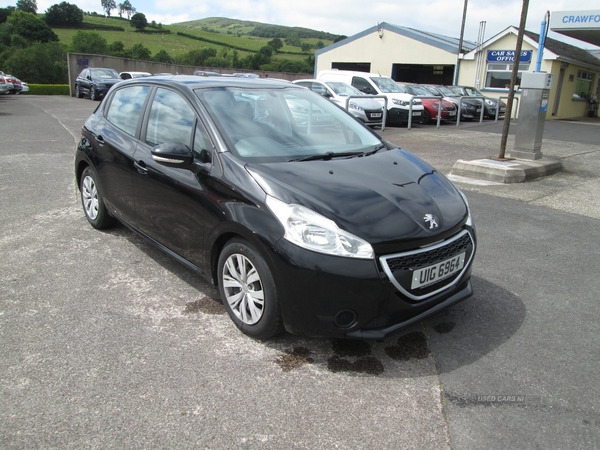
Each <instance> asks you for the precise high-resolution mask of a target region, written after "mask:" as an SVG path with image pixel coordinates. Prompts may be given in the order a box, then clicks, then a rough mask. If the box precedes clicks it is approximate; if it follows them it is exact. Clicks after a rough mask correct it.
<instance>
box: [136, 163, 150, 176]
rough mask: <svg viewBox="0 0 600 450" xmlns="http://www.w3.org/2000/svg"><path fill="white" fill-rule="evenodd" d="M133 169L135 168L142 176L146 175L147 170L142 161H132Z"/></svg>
mask: <svg viewBox="0 0 600 450" xmlns="http://www.w3.org/2000/svg"><path fill="white" fill-rule="evenodd" d="M133 167H135V168H136V169H137V171H138V172H139V173H140V174H142V175H147V174H148V168H147V167H146V164H145V163H144V162H143V161H134V162H133Z"/></svg>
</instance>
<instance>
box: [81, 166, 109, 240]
mask: <svg viewBox="0 0 600 450" xmlns="http://www.w3.org/2000/svg"><path fill="white" fill-rule="evenodd" d="M79 191H80V193H81V204H82V205H83V212H84V213H85V217H86V219H87V220H88V222H89V223H90V224H91V225H92V226H93V227H94V228H96V229H98V230H101V229H103V228H108V227H110V226H112V225H113V224H114V222H115V219H114V218H113V217H111V216H110V215H109V214H108V211H107V209H106V205H105V204H104V199H103V198H102V194H101V193H100V189H99V186H98V180H97V177H96V173H95V172H94V171H93V170H92V168H91V167H86V168H85V170H84V171H83V173H82V174H81V181H80V184H79Z"/></svg>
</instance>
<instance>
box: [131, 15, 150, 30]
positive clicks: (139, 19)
mask: <svg viewBox="0 0 600 450" xmlns="http://www.w3.org/2000/svg"><path fill="white" fill-rule="evenodd" d="M130 22H131V26H132V27H134V28H135V29H136V30H138V31H143V30H144V28H146V27H147V26H148V20H146V16H145V15H144V14H142V13H135V14H134V15H133V16H131V21H130Z"/></svg>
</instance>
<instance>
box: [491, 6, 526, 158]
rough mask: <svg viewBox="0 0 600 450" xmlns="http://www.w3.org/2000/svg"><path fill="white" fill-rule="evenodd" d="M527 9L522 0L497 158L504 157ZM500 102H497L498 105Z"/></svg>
mask: <svg viewBox="0 0 600 450" xmlns="http://www.w3.org/2000/svg"><path fill="white" fill-rule="evenodd" d="M528 9H529V0H523V9H522V11H521V23H520V25H519V34H518V36H517V48H516V49H515V60H514V62H513V70H512V75H511V77H510V86H509V88H508V89H509V92H508V100H507V101H506V112H505V113H504V126H503V127H502V139H501V140H500V153H499V154H498V158H499V159H504V155H505V154H506V141H507V140H508V130H509V128H510V116H511V115H512V104H513V99H514V98H515V86H516V85H517V76H518V75H519V61H520V60H521V48H522V47H523V34H525V22H526V21H527V10H528ZM499 106H500V102H498V107H499Z"/></svg>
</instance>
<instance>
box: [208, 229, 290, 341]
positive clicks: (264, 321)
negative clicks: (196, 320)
mask: <svg viewBox="0 0 600 450" xmlns="http://www.w3.org/2000/svg"><path fill="white" fill-rule="evenodd" d="M218 283H219V292H220V294H221V299H222V301H223V305H225V309H226V310H227V312H228V313H229V317H231V320H233V323H235V325H236V326H237V327H238V328H239V329H240V330H241V331H242V333H244V334H247V335H248V336H252V337H255V338H258V339H267V338H270V337H273V336H276V335H277V334H279V333H281V332H282V331H283V320H282V318H281V310H280V309H279V301H278V299H277V288H276V286H275V281H274V280H273V275H272V273H271V270H270V269H269V267H268V266H267V263H266V262H265V260H264V259H263V257H262V256H261V255H260V253H259V252H258V251H257V250H256V249H255V248H254V247H252V245H251V244H250V243H249V242H248V241H246V240H244V239H241V238H236V239H232V240H231V241H229V242H228V243H227V244H226V245H225V247H224V248H223V250H222V251H221V255H220V256H219V263H218Z"/></svg>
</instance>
